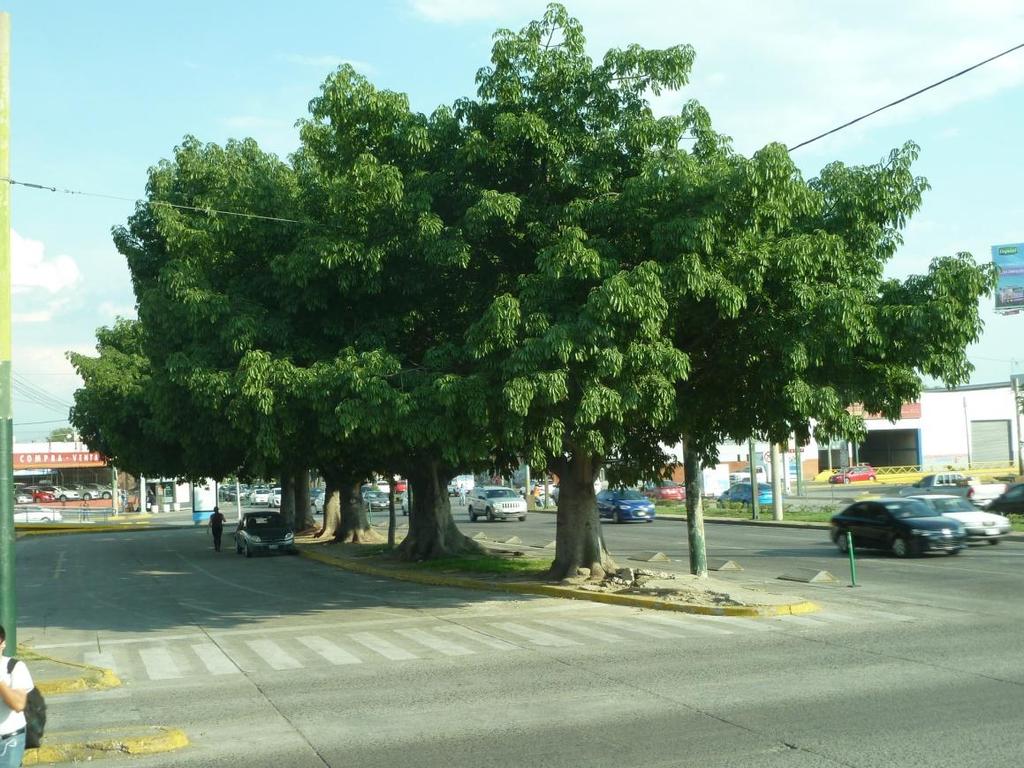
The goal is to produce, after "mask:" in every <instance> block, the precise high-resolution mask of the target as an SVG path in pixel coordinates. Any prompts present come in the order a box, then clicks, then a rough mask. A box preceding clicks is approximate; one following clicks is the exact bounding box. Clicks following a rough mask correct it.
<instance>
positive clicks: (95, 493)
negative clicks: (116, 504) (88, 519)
mask: <svg viewBox="0 0 1024 768" xmlns="http://www.w3.org/2000/svg"><path fill="white" fill-rule="evenodd" d="M76 490H77V491H78V493H79V495H80V496H81V498H83V499H85V500H86V501H89V500H91V499H111V498H113V496H114V494H113V493H112V492H111V490H110V486H109V485H100V484H99V483H85V484H83V485H79V486H78V487H77V488H76Z"/></svg>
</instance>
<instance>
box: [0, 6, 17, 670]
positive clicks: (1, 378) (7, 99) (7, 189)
mask: <svg viewBox="0 0 1024 768" xmlns="http://www.w3.org/2000/svg"><path fill="white" fill-rule="evenodd" d="M10 78H11V15H10V14H9V13H0V176H2V177H3V178H4V179H8V178H10V174H11V153H10V150H11V79H10ZM13 454H14V408H13V404H12V402H11V185H10V184H9V183H8V182H7V181H0V624H3V626H4V629H5V630H6V631H7V647H8V648H10V651H9V653H11V654H12V655H13V654H14V653H15V652H16V651H17V648H18V610H17V605H16V603H15V595H16V592H15V589H14V487H13V485H12V483H13V482H14V456H13Z"/></svg>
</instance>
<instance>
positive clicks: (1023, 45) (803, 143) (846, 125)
mask: <svg viewBox="0 0 1024 768" xmlns="http://www.w3.org/2000/svg"><path fill="white" fill-rule="evenodd" d="M1021 48H1024V43H1021V44H1020V45H1015V46H1013V48H1007V49H1006V50H1005V51H1003V52H1002V53H997V54H996V55H995V56H990V57H989V58H987V59H985V60H984V61H979V62H978V63H977V64H973V65H971V66H969V67H967V69H961V70H960V71H959V72H956V73H955V74H952V75H950V76H949V77H944V78H942V79H941V80H938V81H937V82H934V83H932V84H931V85H926V86H925V87H924V88H921V89H920V90H917V91H914V92H913V93H908V94H907V95H906V96H904V97H903V98H901V99H896V101H891V102H889V103H888V104H886V105H885V106H884V107H879V108H878V109H873V110H871V111H870V112H868V113H866V114H863V115H861V116H860V117H855V118H854V119H853V120H850V121H849V122H847V123H843V124H842V125H839V126H836V127H835V128H833V129H832V130H830V131H825V132H824V133H820V134H818V135H817V136H815V137H814V138H811V139H807V141H801V142H800V143H799V144H796V145H795V146H792V147H788V148H787V149H788V150H789V151H790V152H792V151H793V150H795V149H800V147H806V146H807V145H808V144H811V143H813V142H815V141H817V140H818V139H823V138H825V137H826V136H831V135H832V134H833V133H836V132H838V131H841V130H843V129H844V128H849V127H850V126H851V125H853V124H854V123H859V122H860V121H861V120H864V119H866V118H869V117H871V116H872V115H877V114H878V113H879V112H881V111H883V110H886V109H888V108H889V107H894V106H896V105H897V104H902V103H903V102H904V101H907V100H909V99H912V98H914V97H915V96H920V95H921V94H922V93H924V92H925V91H930V90H931V89H932V88H937V87H938V86H940V85H942V84H943V83H948V82H949V81H950V80H955V79H956V78H958V77H960V76H961V75H966V74H967V73H968V72H971V71H972V70H975V69H977V68H978V67H982V66H984V65H986V64H988V63H990V62H993V61H995V60H996V59H999V58H1002V57H1003V56H1006V55H1007V54H1009V53H1013V52H1014V51H1019V50H1020V49H1021Z"/></svg>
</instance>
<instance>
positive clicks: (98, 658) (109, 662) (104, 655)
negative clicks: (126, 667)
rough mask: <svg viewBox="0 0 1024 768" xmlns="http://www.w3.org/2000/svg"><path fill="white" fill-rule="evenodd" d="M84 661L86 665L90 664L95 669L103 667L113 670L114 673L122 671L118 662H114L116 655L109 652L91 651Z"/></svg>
mask: <svg viewBox="0 0 1024 768" xmlns="http://www.w3.org/2000/svg"><path fill="white" fill-rule="evenodd" d="M82 660H83V661H84V662H85V663H86V664H90V665H92V666H94V667H103V668H104V669H111V670H113V671H114V672H119V671H120V669H119V667H118V664H117V662H116V661H114V655H113V654H112V653H110V652H109V651H103V652H98V651H90V652H88V653H86V654H85V655H84V657H83V659H82Z"/></svg>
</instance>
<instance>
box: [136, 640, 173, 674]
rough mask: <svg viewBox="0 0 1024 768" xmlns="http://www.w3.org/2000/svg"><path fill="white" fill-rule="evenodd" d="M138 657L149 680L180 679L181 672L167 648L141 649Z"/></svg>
mask: <svg viewBox="0 0 1024 768" xmlns="http://www.w3.org/2000/svg"><path fill="white" fill-rule="evenodd" d="M139 657H140V658H141V659H142V663H143V665H145V667H146V674H147V675H149V679H150V680H173V679H175V678H179V677H181V670H180V669H178V665H177V663H175V661H174V657H173V656H171V652H170V650H168V649H167V648H160V647H156V648H141V649H140V650H139Z"/></svg>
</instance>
